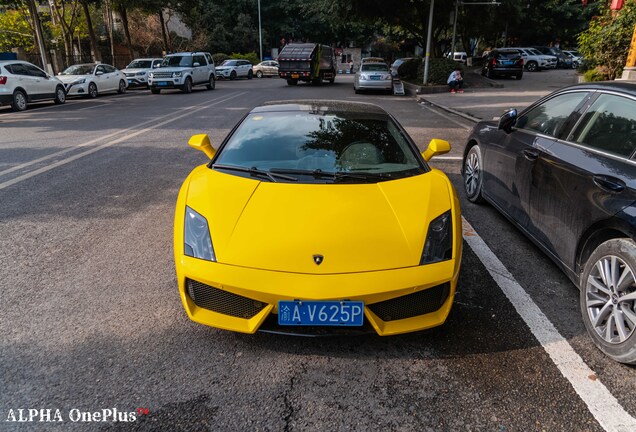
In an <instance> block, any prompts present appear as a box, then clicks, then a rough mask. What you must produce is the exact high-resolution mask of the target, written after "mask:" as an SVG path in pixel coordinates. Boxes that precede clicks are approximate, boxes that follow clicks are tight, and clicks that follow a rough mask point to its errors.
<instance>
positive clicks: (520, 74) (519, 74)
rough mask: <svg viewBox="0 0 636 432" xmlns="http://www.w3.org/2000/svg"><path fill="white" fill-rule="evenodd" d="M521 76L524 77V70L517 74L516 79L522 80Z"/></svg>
mask: <svg viewBox="0 0 636 432" xmlns="http://www.w3.org/2000/svg"><path fill="white" fill-rule="evenodd" d="M521 78H523V72H519V73H518V74H517V75H515V79H518V80H520V79H521Z"/></svg>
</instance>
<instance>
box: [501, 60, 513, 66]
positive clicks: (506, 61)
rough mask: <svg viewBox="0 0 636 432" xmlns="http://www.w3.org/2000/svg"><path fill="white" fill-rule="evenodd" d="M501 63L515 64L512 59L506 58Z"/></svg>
mask: <svg viewBox="0 0 636 432" xmlns="http://www.w3.org/2000/svg"><path fill="white" fill-rule="evenodd" d="M501 63H502V64H505V65H511V64H513V63H514V62H513V61H512V60H504V61H502V62H501Z"/></svg>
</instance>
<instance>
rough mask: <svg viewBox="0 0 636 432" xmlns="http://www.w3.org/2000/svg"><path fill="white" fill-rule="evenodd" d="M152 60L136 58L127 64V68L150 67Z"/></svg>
mask: <svg viewBox="0 0 636 432" xmlns="http://www.w3.org/2000/svg"><path fill="white" fill-rule="evenodd" d="M151 67H152V66H151V65H150V60H135V61H133V62H132V63H130V64H129V65H128V66H126V69H150V68H151Z"/></svg>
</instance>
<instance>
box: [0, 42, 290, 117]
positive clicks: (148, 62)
mask: <svg viewBox="0 0 636 432" xmlns="http://www.w3.org/2000/svg"><path fill="white" fill-rule="evenodd" d="M254 75H256V77H258V78H262V77H264V76H268V77H272V76H277V75H278V62H276V61H274V60H267V61H264V62H261V63H259V64H258V65H256V66H254V67H252V64H251V63H250V62H249V61H247V60H231V59H230V60H226V61H224V62H223V63H222V64H221V65H220V66H218V67H216V66H215V65H214V60H213V58H212V55H211V54H210V53H207V52H183V53H175V54H169V55H167V56H165V57H164V58H140V59H135V60H133V61H132V62H131V63H130V64H129V65H128V66H126V68H124V69H122V70H118V69H117V68H115V67H113V66H111V65H108V64H104V63H100V62H97V63H84V64H76V65H73V66H70V67H68V68H67V69H65V70H64V71H62V72H60V73H59V74H58V75H57V76H53V75H50V74H48V73H46V72H45V71H43V70H42V69H40V68H39V67H37V66H35V65H33V64H31V63H29V62H26V61H21V60H4V61H0V105H11V107H12V108H13V110H14V111H23V110H25V109H26V108H27V105H28V104H29V103H32V102H39V101H47V100H52V101H54V102H55V103H57V104H63V103H65V102H66V97H67V96H83V97H87V98H96V97H97V96H98V95H100V94H102V93H107V92H117V93H125V92H126V90H127V89H128V88H133V87H141V88H148V89H150V91H151V92H152V93H153V94H159V93H161V90H163V89H175V88H176V89H180V90H182V91H183V92H184V93H190V92H191V91H192V87H194V86H196V85H205V86H206V87H207V88H208V89H210V90H213V89H214V88H215V85H216V79H217V78H218V77H223V78H229V79H230V80H233V79H235V78H240V77H245V78H247V79H252V77H253V76H254Z"/></svg>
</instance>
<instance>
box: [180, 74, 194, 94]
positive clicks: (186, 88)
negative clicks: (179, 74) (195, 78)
mask: <svg viewBox="0 0 636 432" xmlns="http://www.w3.org/2000/svg"><path fill="white" fill-rule="evenodd" d="M181 91H182V92H184V93H192V79H191V78H190V77H187V78H186V80H185V82H184V83H183V86H181Z"/></svg>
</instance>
